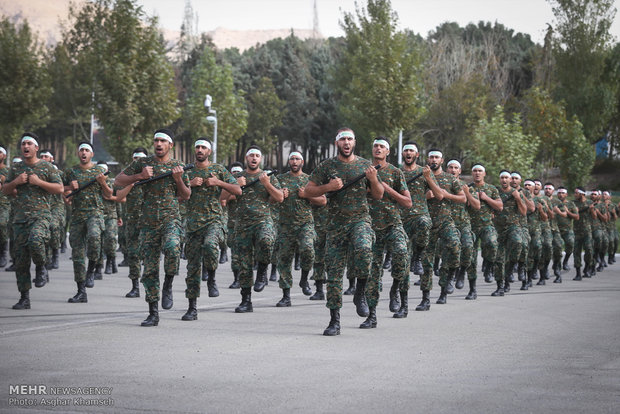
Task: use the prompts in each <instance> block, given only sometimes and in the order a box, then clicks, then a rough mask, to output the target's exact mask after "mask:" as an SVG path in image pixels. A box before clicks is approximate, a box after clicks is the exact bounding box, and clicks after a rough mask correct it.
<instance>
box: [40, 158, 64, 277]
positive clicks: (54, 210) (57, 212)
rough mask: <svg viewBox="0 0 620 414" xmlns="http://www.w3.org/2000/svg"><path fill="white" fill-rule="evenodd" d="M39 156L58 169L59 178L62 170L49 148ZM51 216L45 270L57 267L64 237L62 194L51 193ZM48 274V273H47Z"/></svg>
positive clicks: (61, 175) (61, 176)
mask: <svg viewBox="0 0 620 414" xmlns="http://www.w3.org/2000/svg"><path fill="white" fill-rule="evenodd" d="M39 158H41V159H42V160H43V161H47V162H49V163H50V164H52V165H53V166H54V168H55V169H56V170H57V171H58V175H59V176H60V178H61V179H62V178H63V172H62V171H60V170H59V169H58V167H57V166H56V164H54V154H52V151H50V150H47V149H45V150H42V151H41V153H40V154H39ZM51 216H52V220H51V221H50V242H49V245H48V249H47V251H48V254H47V260H48V262H47V265H46V268H47V270H52V269H58V253H59V250H60V246H61V244H62V240H63V238H64V237H65V233H66V231H65V216H66V213H65V202H64V200H63V198H62V194H52V199H51ZM48 276H49V275H48Z"/></svg>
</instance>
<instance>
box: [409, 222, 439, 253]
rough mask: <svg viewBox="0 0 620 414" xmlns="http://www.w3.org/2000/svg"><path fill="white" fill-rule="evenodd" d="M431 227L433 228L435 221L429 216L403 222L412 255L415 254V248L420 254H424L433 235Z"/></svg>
mask: <svg viewBox="0 0 620 414" xmlns="http://www.w3.org/2000/svg"><path fill="white" fill-rule="evenodd" d="M431 227H433V221H432V220H431V216H429V215H428V214H421V215H419V216H414V217H413V218H411V219H410V220H408V221H405V222H403V228H404V229H405V233H407V236H408V237H409V251H410V254H412V253H413V249H414V248H416V249H417V250H418V251H419V252H423V251H424V249H426V246H428V240H429V237H430V234H431Z"/></svg>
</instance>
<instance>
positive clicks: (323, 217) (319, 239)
mask: <svg viewBox="0 0 620 414" xmlns="http://www.w3.org/2000/svg"><path fill="white" fill-rule="evenodd" d="M312 216H313V218H314V232H315V233H316V238H315V239H314V271H313V273H312V277H313V278H314V280H315V281H322V282H324V281H325V280H326V277H325V246H326V242H327V206H320V207H319V206H312Z"/></svg>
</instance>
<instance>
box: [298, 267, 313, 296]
mask: <svg viewBox="0 0 620 414" xmlns="http://www.w3.org/2000/svg"><path fill="white" fill-rule="evenodd" d="M309 273H310V271H309V270H303V269H302V271H301V279H299V287H300V288H301V291H302V292H303V293H304V295H306V296H310V295H312V289H310V284H308V274H309Z"/></svg>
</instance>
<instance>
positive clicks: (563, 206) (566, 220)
mask: <svg viewBox="0 0 620 414" xmlns="http://www.w3.org/2000/svg"><path fill="white" fill-rule="evenodd" d="M557 206H558V208H559V209H560V211H566V210H568V211H570V212H571V213H573V214H577V213H578V211H577V206H575V203H573V202H572V201H570V200H566V201H565V202H562V201H561V200H560V199H558V204H557ZM556 220H557V222H558V228H559V229H560V231H568V230H571V229H572V228H573V219H572V218H570V217H568V216H566V217H562V216H559V215H558V216H556Z"/></svg>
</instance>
